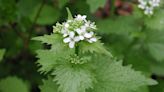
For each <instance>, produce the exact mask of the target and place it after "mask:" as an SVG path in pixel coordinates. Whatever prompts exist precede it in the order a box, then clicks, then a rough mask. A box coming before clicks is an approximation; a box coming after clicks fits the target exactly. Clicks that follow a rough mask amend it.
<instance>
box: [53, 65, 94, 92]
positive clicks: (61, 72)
mask: <svg viewBox="0 0 164 92" xmlns="http://www.w3.org/2000/svg"><path fill="white" fill-rule="evenodd" d="M53 75H55V79H54V81H56V82H57V84H59V91H61V92H86V91H85V90H86V89H89V88H92V87H93V83H94V81H95V78H94V75H93V74H92V73H91V72H90V71H89V70H88V69H87V67H85V66H84V65H83V66H79V65H77V66H76V65H75V66H72V65H71V64H70V65H69V64H64V65H59V66H57V67H56V70H55V71H54V72H53Z"/></svg>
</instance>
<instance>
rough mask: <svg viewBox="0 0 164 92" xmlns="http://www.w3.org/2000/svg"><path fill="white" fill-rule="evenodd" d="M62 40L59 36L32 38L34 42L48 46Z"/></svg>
mask: <svg viewBox="0 0 164 92" xmlns="http://www.w3.org/2000/svg"><path fill="white" fill-rule="evenodd" d="M61 39H62V36H61V35H59V34H51V35H44V36H37V37H33V38H32V40H36V41H41V42H42V43H47V44H56V43H58V42H59V41H61Z"/></svg>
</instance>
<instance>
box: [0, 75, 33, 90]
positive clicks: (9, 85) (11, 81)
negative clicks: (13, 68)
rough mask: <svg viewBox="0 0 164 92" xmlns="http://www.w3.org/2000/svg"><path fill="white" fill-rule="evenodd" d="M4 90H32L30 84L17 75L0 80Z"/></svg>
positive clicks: (0, 87) (0, 88)
mask: <svg viewBox="0 0 164 92" xmlns="http://www.w3.org/2000/svg"><path fill="white" fill-rule="evenodd" d="M0 90H1V91H2V92H30V91H29V87H28V85H27V84H26V83H25V82H23V81H22V80H21V79H19V78H16V77H8V78H5V79H2V80H0Z"/></svg>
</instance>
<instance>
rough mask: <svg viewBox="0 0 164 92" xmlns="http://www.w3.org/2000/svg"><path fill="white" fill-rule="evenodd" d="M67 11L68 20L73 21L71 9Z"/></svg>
mask: <svg viewBox="0 0 164 92" xmlns="http://www.w3.org/2000/svg"><path fill="white" fill-rule="evenodd" d="M66 9H67V14H68V20H73V17H72V14H71V11H70V10H69V8H66Z"/></svg>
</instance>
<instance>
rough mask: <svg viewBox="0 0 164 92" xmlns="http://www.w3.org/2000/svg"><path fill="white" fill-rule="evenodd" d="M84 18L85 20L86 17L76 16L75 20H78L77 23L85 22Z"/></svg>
mask: <svg viewBox="0 0 164 92" xmlns="http://www.w3.org/2000/svg"><path fill="white" fill-rule="evenodd" d="M86 18H87V16H86V15H83V16H81V15H79V14H78V15H77V16H75V20H78V21H85V20H86Z"/></svg>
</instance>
